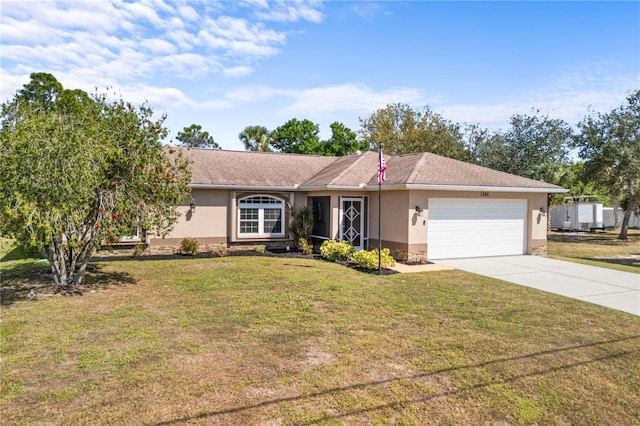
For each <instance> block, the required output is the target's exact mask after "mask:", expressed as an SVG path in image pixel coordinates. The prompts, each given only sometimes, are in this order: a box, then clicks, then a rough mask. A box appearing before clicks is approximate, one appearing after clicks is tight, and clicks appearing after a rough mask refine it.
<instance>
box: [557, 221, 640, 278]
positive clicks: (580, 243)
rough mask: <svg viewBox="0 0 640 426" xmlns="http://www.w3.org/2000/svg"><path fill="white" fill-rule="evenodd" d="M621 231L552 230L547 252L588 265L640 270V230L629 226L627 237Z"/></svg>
mask: <svg viewBox="0 0 640 426" xmlns="http://www.w3.org/2000/svg"><path fill="white" fill-rule="evenodd" d="M618 235H619V232H615V231H606V232H595V233H584V232H580V233H578V232H550V233H549V235H548V243H547V244H548V256H549V257H552V258H554V259H561V260H569V261H572V262H578V263H584V264H586V265H593V266H601V267H605V268H611V269H618V270H621V271H627V272H634V273H640V230H638V229H630V230H629V232H628V235H627V237H628V238H627V239H626V240H620V239H618Z"/></svg>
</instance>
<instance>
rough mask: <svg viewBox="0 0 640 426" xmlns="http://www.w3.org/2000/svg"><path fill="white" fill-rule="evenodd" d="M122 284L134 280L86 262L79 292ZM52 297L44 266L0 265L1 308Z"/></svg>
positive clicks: (50, 281)
mask: <svg viewBox="0 0 640 426" xmlns="http://www.w3.org/2000/svg"><path fill="white" fill-rule="evenodd" d="M123 284H136V280H135V279H134V278H133V277H132V276H131V275H130V274H129V273H127V272H111V271H109V272H105V271H103V270H102V265H100V264H97V263H90V264H89V265H88V266H87V273H86V274H85V276H84V278H83V279H82V284H81V285H80V289H79V290H80V292H81V293H84V292H86V291H91V290H97V289H104V288H106V287H113V286H118V285H123ZM54 294H55V288H54V285H53V278H52V276H51V269H50V268H49V264H48V263H46V262H40V261H33V262H29V263H15V264H13V265H9V266H3V268H2V279H1V282H0V305H1V306H3V307H6V306H9V305H12V304H13V303H15V302H18V301H21V300H27V299H33V298H38V297H45V296H51V295H54Z"/></svg>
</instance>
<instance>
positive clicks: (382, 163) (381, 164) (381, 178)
mask: <svg viewBox="0 0 640 426" xmlns="http://www.w3.org/2000/svg"><path fill="white" fill-rule="evenodd" d="M386 170H387V163H386V162H385V161H384V157H383V156H382V153H380V160H379V161H378V185H382V183H383V182H384V172H385V171H386Z"/></svg>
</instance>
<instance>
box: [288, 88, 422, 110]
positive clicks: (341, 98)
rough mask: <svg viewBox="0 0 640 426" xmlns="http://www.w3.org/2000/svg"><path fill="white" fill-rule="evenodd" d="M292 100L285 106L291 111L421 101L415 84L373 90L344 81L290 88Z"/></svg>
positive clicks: (358, 108) (364, 108)
mask: <svg viewBox="0 0 640 426" xmlns="http://www.w3.org/2000/svg"><path fill="white" fill-rule="evenodd" d="M288 93H289V95H290V97H291V98H292V99H293V102H292V103H291V104H290V105H288V106H287V107H286V110H288V111H290V112H295V111H307V112H314V113H315V112H329V111H358V112H373V111H375V110H376V109H379V108H384V107H385V106H386V105H387V104H390V103H398V102H399V103H407V104H415V103H420V102H424V97H423V95H422V94H421V91H420V90H419V89H416V88H404V87H398V88H388V89H384V90H382V91H379V92H375V91H374V90H373V89H371V88H370V87H368V86H365V85H357V84H343V85H339V86H327V87H317V88H311V89H305V90H301V91H295V90H292V91H289V92H288Z"/></svg>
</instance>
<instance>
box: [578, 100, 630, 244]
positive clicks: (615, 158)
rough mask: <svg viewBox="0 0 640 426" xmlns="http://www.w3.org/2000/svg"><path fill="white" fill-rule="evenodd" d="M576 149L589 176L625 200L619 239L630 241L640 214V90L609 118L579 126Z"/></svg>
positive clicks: (592, 118)
mask: <svg viewBox="0 0 640 426" xmlns="http://www.w3.org/2000/svg"><path fill="white" fill-rule="evenodd" d="M578 127H579V129H580V133H579V134H578V135H577V136H576V139H575V140H576V145H577V147H578V148H579V149H580V157H581V158H583V159H584V160H586V161H585V168H586V176H587V177H588V178H589V179H590V180H592V181H594V182H596V183H599V184H601V185H604V186H606V187H607V188H609V191H610V193H611V196H612V198H613V199H620V200H622V204H623V205H624V207H625V215H624V218H623V219H622V228H621V229H620V236H619V238H620V239H626V238H627V231H628V228H629V219H630V218H631V213H633V212H636V213H639V214H640V90H636V91H635V92H632V93H630V94H629V96H628V97H627V102H626V103H625V104H623V105H622V106H620V107H618V108H615V109H614V110H613V111H611V112H609V113H607V114H602V113H598V114H593V115H590V116H588V117H586V118H585V119H584V120H583V121H582V122H581V123H580V124H579V126H578Z"/></svg>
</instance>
